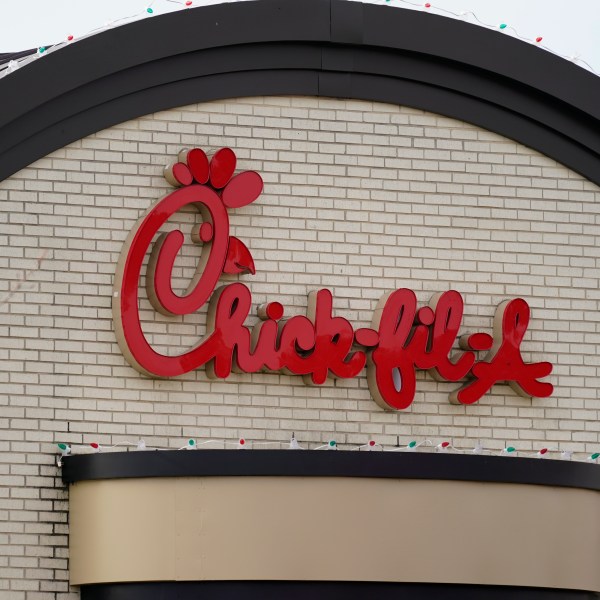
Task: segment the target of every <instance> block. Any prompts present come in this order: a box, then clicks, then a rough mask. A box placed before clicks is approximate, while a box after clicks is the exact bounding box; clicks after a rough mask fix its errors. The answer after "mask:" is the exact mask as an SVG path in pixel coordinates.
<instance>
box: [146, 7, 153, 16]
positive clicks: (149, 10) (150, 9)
mask: <svg viewBox="0 0 600 600" xmlns="http://www.w3.org/2000/svg"><path fill="white" fill-rule="evenodd" d="M146 12H147V13H148V14H149V15H151V14H152V13H153V12H154V10H153V9H152V8H151V7H150V6H149V7H148V8H147V9H146Z"/></svg>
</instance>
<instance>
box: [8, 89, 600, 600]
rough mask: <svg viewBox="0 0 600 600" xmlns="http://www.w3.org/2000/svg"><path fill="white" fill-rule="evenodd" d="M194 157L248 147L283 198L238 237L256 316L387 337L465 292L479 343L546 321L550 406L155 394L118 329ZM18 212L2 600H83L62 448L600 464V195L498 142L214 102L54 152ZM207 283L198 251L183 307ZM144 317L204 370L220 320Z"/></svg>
mask: <svg viewBox="0 0 600 600" xmlns="http://www.w3.org/2000/svg"><path fill="white" fill-rule="evenodd" d="M192 146H199V147H201V148H205V149H213V150H215V149H218V148H220V147H222V146H230V147H232V148H234V149H235V150H236V152H237V154H238V158H239V168H241V169H256V170H258V171H259V172H260V173H261V174H262V176H263V178H264V181H265V191H264V194H263V195H262V196H261V197H260V198H259V200H258V201H257V202H255V203H254V204H252V205H250V206H248V207H245V208H242V209H237V210H235V211H232V214H233V217H232V229H233V231H232V233H233V235H236V236H238V237H239V238H240V239H242V240H243V241H244V242H245V243H246V244H247V245H248V247H249V248H250V250H251V252H252V254H253V256H254V260H255V263H256V267H257V274H256V275H255V276H254V277H251V276H244V277H242V278H241V279H242V280H243V281H244V282H245V283H246V284H247V285H249V287H250V288H251V290H252V293H253V296H254V302H255V304H260V303H262V302H264V301H266V300H267V299H269V300H275V299H277V300H280V301H281V302H282V303H283V304H284V305H285V306H286V308H287V312H286V314H288V315H290V314H304V312H305V308H306V295H307V293H308V292H309V291H311V290H316V289H319V288H320V287H328V288H330V289H332V291H333V292H334V297H335V300H334V309H335V311H336V312H337V314H338V315H340V316H344V317H346V318H348V319H349V320H350V321H351V322H352V323H353V324H354V325H355V326H367V325H369V323H370V320H371V317H372V312H373V310H374V308H375V304H376V301H377V300H378V299H379V297H380V296H382V295H383V294H384V293H385V292H387V291H391V290H394V289H396V288H399V287H410V288H412V289H414V290H415V291H416V293H417V295H418V298H419V300H420V302H422V303H423V302H426V301H427V300H428V299H429V297H430V296H431V295H432V294H433V293H434V292H437V291H443V290H446V289H449V288H454V289H456V290H458V291H460V292H461V293H462V294H463V296H464V298H465V312H466V314H465V319H464V326H463V331H465V332H475V331H486V332H490V331H491V324H492V316H493V313H494V308H495V306H496V305H497V304H498V303H500V302H501V301H503V300H505V299H509V298H513V297H517V296H522V297H524V298H525V299H526V300H527V301H528V302H529V304H530V306H531V307H532V322H531V324H530V329H529V333H528V335H527V337H526V340H525V343H524V345H523V348H524V354H525V356H526V359H527V360H536V361H537V360H550V361H551V362H552V363H554V365H555V367H554V373H553V375H552V376H551V378H550V381H552V383H554V384H555V386H556V387H555V392H554V394H553V396H552V397H550V398H546V399H533V400H529V399H525V398H522V397H520V396H517V395H516V394H515V393H514V392H513V391H512V390H511V389H510V388H509V387H508V386H505V385H496V386H495V387H494V388H493V390H492V392H491V393H489V394H488V395H486V396H485V397H484V398H483V399H482V400H481V401H480V402H479V403H478V404H476V405H473V406H468V407H466V406H455V405H451V404H450V403H449V402H448V400H447V397H448V394H449V392H450V391H452V390H453V389H455V387H457V386H456V384H450V383H440V382H436V381H434V380H433V379H432V378H431V377H430V376H429V375H428V374H424V373H420V374H419V377H418V382H417V394H416V398H415V401H414V403H413V404H412V406H411V407H410V408H409V409H408V410H406V411H403V412H384V411H383V410H381V409H380V408H379V407H378V406H377V405H376V404H375V403H374V401H373V400H372V399H371V397H370V394H369V391H368V389H367V385H366V378H365V376H364V373H363V374H362V375H361V376H360V377H358V378H356V379H353V380H338V381H335V382H329V383H327V384H325V385H324V386H321V387H309V386H306V385H304V383H303V381H302V379H301V378H299V377H292V376H285V375H276V374H254V375H239V374H237V375H236V374H234V375H232V376H231V377H230V378H229V379H228V380H227V381H210V380H208V379H207V377H206V375H205V372H204V370H203V369H200V370H198V371H196V372H193V373H189V374H187V375H185V376H183V377H180V378H178V379H175V380H169V381H164V380H153V379H149V378H148V377H145V376H142V375H140V374H138V373H137V372H136V371H134V370H133V369H132V368H131V367H130V366H129V365H128V364H127V363H126V362H125V360H124V358H123V356H122V354H121V352H120V351H119V348H118V346H117V344H116V342H115V336H114V332H113V328H112V318H111V309H110V304H111V291H112V287H111V286H112V280H113V276H114V271H115V264H116V261H117V258H118V256H119V253H120V251H121V246H122V243H123V240H124V239H125V237H126V235H127V233H128V231H129V230H130V229H131V227H132V225H133V224H134V222H135V221H136V219H137V217H138V216H139V215H140V214H141V213H142V212H143V211H144V210H145V209H146V208H148V206H150V205H151V204H152V203H154V202H155V201H156V200H157V199H159V198H160V197H161V196H163V195H164V194H165V193H167V192H168V191H169V190H170V189H171V188H170V186H169V185H168V184H167V183H166V182H165V181H164V179H163V178H162V167H163V166H164V165H165V164H166V163H168V162H170V161H172V160H173V159H174V158H175V156H176V154H177V152H178V151H179V150H180V149H181V148H183V147H192ZM0 206H1V208H2V213H1V220H0V239H1V242H2V252H1V254H0V273H1V276H0V297H4V296H5V295H6V294H7V293H8V292H9V289H10V286H11V282H15V281H17V280H18V279H19V277H21V275H22V274H23V272H24V271H27V270H32V272H31V273H30V274H29V275H28V278H27V281H26V282H25V283H24V284H23V286H22V287H21V288H20V289H19V290H18V291H17V292H16V293H15V294H14V295H13V296H12V297H11V298H10V301H9V302H7V303H5V304H4V305H3V306H2V307H0V357H1V359H2V362H1V367H0V428H1V431H0V450H1V451H2V454H1V457H2V459H1V460H2V462H1V463H0V476H1V478H2V479H1V487H0V496H1V503H0V507H1V508H0V569H1V572H2V576H1V577H0V599H2V600H4V599H10V600H32V599H36V600H38V599H42V598H43V599H46V598H60V599H62V600H64V599H66V598H71V597H73V598H76V597H78V596H77V593H76V592H75V591H71V592H69V587H68V584H67V579H68V565H67V533H68V531H67V512H66V510H67V495H66V492H65V490H64V489H63V488H62V485H61V483H60V479H59V472H58V469H57V467H56V466H55V443H56V442H58V441H64V442H68V443H71V444H75V445H77V444H88V443H90V442H93V441H97V442H100V443H101V444H111V443H116V442H118V441H122V440H130V441H137V439H138V438H139V437H143V438H144V439H145V440H146V443H147V444H148V445H157V446H168V447H173V448H175V447H178V446H180V445H183V444H184V443H185V440H186V439H187V438H189V437H194V438H196V439H198V440H201V439H207V438H218V439H224V438H227V439H230V440H235V439H237V438H238V437H240V436H244V437H246V438H247V439H249V440H258V441H261V440H262V441H265V440H288V439H289V437H290V435H291V433H292V432H296V435H297V437H298V439H299V440H300V441H301V443H305V444H309V443H310V444H313V445H314V444H316V443H317V442H322V441H325V440H327V439H330V438H335V439H336V440H337V441H338V442H339V443H340V444H350V445H352V444H360V443H364V442H365V441H366V440H368V439H369V438H374V439H376V440H377V441H379V442H381V443H383V444H388V445H393V444H395V443H396V441H397V439H398V436H399V439H400V441H401V442H402V443H406V442H408V441H409V440H411V439H423V438H425V437H428V438H430V439H433V440H434V441H441V440H442V439H452V440H453V442H454V444H455V445H456V446H460V447H465V448H467V447H469V446H472V445H473V444H474V443H475V442H476V441H477V440H481V441H482V442H483V443H484V444H485V445H486V446H487V447H488V448H496V449H500V448H503V447H504V446H505V444H512V445H515V446H517V447H518V448H520V449H524V450H528V449H535V448H538V447H540V446H541V445H542V444H544V445H549V446H558V445H559V444H560V445H561V447H564V448H569V449H571V450H573V451H576V452H591V451H593V450H596V449H597V448H598V445H599V443H600V422H599V420H598V416H599V412H600V400H599V399H598V387H599V386H598V383H599V365H600V359H599V358H598V355H597V347H598V342H599V341H600V316H599V314H600V313H599V311H598V299H599V297H600V292H599V277H600V268H599V266H598V257H599V256H600V243H599V239H598V238H599V236H598V231H599V230H598V224H599V223H598V221H599V218H600V217H599V214H600V209H599V207H600V190H599V189H598V187H596V186H595V185H593V184H591V183H589V182H587V181H586V180H584V179H583V178H582V177H580V176H579V175H577V174H575V173H573V172H572V171H570V170H569V169H567V168H565V167H563V166H561V165H558V164H556V163H555V162H554V161H552V160H550V159H548V158H546V157H544V156H541V155H540V154H539V153H537V152H535V151H533V150H530V149H528V148H525V147H523V146H521V145H519V144H517V143H515V142H512V141H509V140H506V139H504V138H502V137H500V136H498V135H495V134H492V133H489V132H487V131H483V130H481V129H479V128H477V127H474V126H471V125H467V124H465V123H461V122H458V121H454V120H451V119H447V118H443V117H439V116H436V115H433V114H428V113H423V112H421V111H417V110H411V109H406V108H403V107H396V106H392V105H386V104H373V103H368V102H357V101H341V100H326V99H313V98H264V99H262V98H256V99H254V98H253V99H240V100H230V101H226V102H214V103H209V104H201V105H198V106H188V107H185V108H181V109H177V110H171V111H167V112H163V113H159V114H155V115H152V116H148V117H146V118H142V119H139V120H136V121H132V122H129V123H125V124H122V125H119V126H116V127H113V128H111V129H109V130H106V131H103V132H100V133H98V134H95V135H92V136H90V137H89V138H86V139H84V140H81V141H79V142H76V143H74V144H72V145H70V146H69V147H67V148H64V149H62V150H59V151H57V152H54V153H53V154H52V155H50V156H48V157H47V158H44V159H42V160H40V161H38V162H37V163H35V164H34V165H32V166H31V167H29V168H26V169H24V170H23V171H21V172H20V173H18V174H16V175H14V176H13V177H11V178H10V179H8V180H7V181H4V182H2V183H0ZM192 216H193V215H192V214H191V213H184V214H182V215H180V216H179V217H178V219H174V222H186V221H188V222H189V221H190V219H191V218H192ZM43 249H50V251H49V253H48V255H47V256H46V258H45V259H44V260H43V262H42V263H41V266H40V268H39V269H38V268H37V259H38V258H39V257H40V255H41V254H42V252H43ZM195 260H196V249H195V248H193V247H190V248H187V247H186V248H185V252H184V256H183V257H181V260H180V261H179V263H178V264H179V266H180V267H181V270H180V275H181V280H180V281H179V282H178V285H180V286H181V287H183V285H184V282H185V281H187V280H189V277H190V276H191V273H192V272H193V269H194V267H195ZM233 279H235V278H233ZM142 308H143V309H144V314H145V315H146V316H147V318H148V323H147V325H146V330H147V331H148V332H149V334H150V336H151V337H152V338H153V339H154V341H155V343H156V344H157V345H158V346H159V347H161V348H162V349H165V348H168V349H169V351H171V352H177V351H178V350H180V349H183V348H187V347H189V346H190V345H191V344H193V343H195V342H196V341H197V339H198V337H199V336H200V335H201V334H202V332H203V331H204V318H205V312H204V311H201V313H200V314H198V315H194V316H192V317H186V318H185V319H168V318H166V317H162V316H159V315H156V314H155V313H154V311H153V310H152V309H151V307H150V305H149V303H148V302H147V301H145V300H144V301H143V302H142Z"/></svg>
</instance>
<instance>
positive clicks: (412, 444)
mask: <svg viewBox="0 0 600 600" xmlns="http://www.w3.org/2000/svg"><path fill="white" fill-rule="evenodd" d="M416 445H417V442H410V443H409V444H408V448H415V447H416Z"/></svg>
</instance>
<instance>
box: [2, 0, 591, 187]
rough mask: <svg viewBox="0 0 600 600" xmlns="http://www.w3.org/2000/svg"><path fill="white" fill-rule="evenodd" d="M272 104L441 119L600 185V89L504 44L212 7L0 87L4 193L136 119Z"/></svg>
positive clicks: (121, 35)
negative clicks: (25, 171) (364, 108)
mask: <svg viewBox="0 0 600 600" xmlns="http://www.w3.org/2000/svg"><path fill="white" fill-rule="evenodd" d="M264 95H307V96H326V97H335V98H353V99H361V100H372V101H381V102H390V103H395V104H401V105H406V106H411V107H415V108H420V109H423V110H427V111H431V112H434V113H439V114H441V115H446V116H449V117H453V118H456V119H460V120H463V121H466V122H469V123H473V124H475V125H478V126H480V127H483V128H485V129H488V130H490V131H494V132H496V133H499V134H501V135H503V136H506V137H508V138H511V139H513V140H515V141H518V142H520V143H522V144H525V145H526V146H529V147H530V148H533V149H535V150H538V151H539V152H541V153H543V154H545V155H547V156H549V157H551V158H553V159H555V160H557V161H558V162H560V163H562V164H564V165H566V166H567V167H570V168H571V169H573V170H575V171H577V172H579V173H580V174H582V175H583V176H585V177H587V178H588V179H590V180H591V181H593V182H595V183H597V184H600V78H598V77H597V76H595V75H593V74H591V73H589V72H587V71H585V70H584V69H581V68H579V67H577V66H576V65H574V64H572V63H569V62H568V61H565V60H563V59H561V58H558V57H556V56H554V55H552V54H551V53H548V52H546V51H544V50H542V49H540V48H537V47H535V46H532V45H530V44H526V43H523V42H521V41H519V40H516V39H514V38H511V37H509V36H506V35H504V34H503V33H501V32H494V31H490V30H488V29H485V28H482V27H478V26H474V25H470V24H467V23H463V22H461V21H457V20H454V19H448V18H445V17H440V16H437V15H432V14H425V13H422V12H418V11H411V10H401V9H395V8H392V7H390V6H381V5H379V6H377V5H372V4H362V3H360V2H351V1H348V0H302V1H301V2H299V1H298V0H254V1H248V2H233V3H225V4H217V5H211V6H205V7H200V8H194V9H189V10H184V11H179V12H175V13H170V14H167V15H164V16H160V17H153V18H147V19H144V20H142V21H137V22H134V23H131V24H129V25H125V26H122V27H118V28H115V29H110V30H107V31H105V32H103V33H100V34H97V35H94V36H91V37H88V38H85V39H82V40H80V41H78V42H76V43H74V44H71V45H69V46H67V47H65V48H62V49H60V50H58V51H55V52H51V53H49V54H48V55H47V56H45V57H43V58H40V59H38V60H36V61H34V62H33V63H31V64H30V65H28V66H27V67H25V68H22V69H19V70H18V71H16V72H14V73H12V74H10V75H9V76H6V77H4V78H3V79H1V80H0V181H1V180H4V179H5V178H7V177H9V176H10V175H12V174H13V173H15V172H17V171H18V170H19V169H21V168H23V167H25V166H27V165H29V164H31V163H32V162H33V161H35V160H37V159H38V158H41V157H44V156H46V155H47V154H49V153H50V152H52V151H54V150H56V149H58V148H62V147H64V146H65V145H67V144H69V143H71V142H73V141H76V140H78V139H81V138H83V137H86V136H88V135H90V134H92V133H95V132H97V131H100V130H102V129H105V128H107V127H111V126H113V125H115V124H118V123H122V122H124V121H127V120H130V119H134V118H136V117H140V116H143V115H147V114H150V113H153V112H156V111H159V110H166V109H169V108H173V107H178V106H184V105H186V104H191V103H195V102H204V101H210V100H217V99H226V98H234V97H243V96H264Z"/></svg>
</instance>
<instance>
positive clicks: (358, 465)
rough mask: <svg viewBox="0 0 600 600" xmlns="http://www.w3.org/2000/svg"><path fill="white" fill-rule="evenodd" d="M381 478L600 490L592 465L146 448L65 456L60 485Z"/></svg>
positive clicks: (411, 455) (391, 454)
mask: <svg viewBox="0 0 600 600" xmlns="http://www.w3.org/2000/svg"><path fill="white" fill-rule="evenodd" d="M214 476H225V477H244V476H288V477H380V478H401V479H442V480H455V481H456V480H458V481H487V482H500V483H522V484H536V485H550V486H561V487H575V488H583V489H588V490H596V491H600V468H599V467H598V466H597V465H592V464H586V463H580V462H570V461H569V462H567V461H559V460H544V459H536V458H509V457H503V456H482V455H471V456H469V455H462V454H445V453H444V454H442V453H417V452H360V451H348V450H346V451H343V450H338V451H335V450H334V451H329V450H324V451H310V450H249V451H248V450H195V451H194V450H192V451H188V450H180V451H168V450H155V451H151V450H147V451H145V452H108V453H104V454H80V455H75V456H67V457H65V458H64V459H63V469H62V477H63V481H64V482H65V483H75V482H77V481H89V480H98V479H122V478H134V477H135V478H139V477H214Z"/></svg>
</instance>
